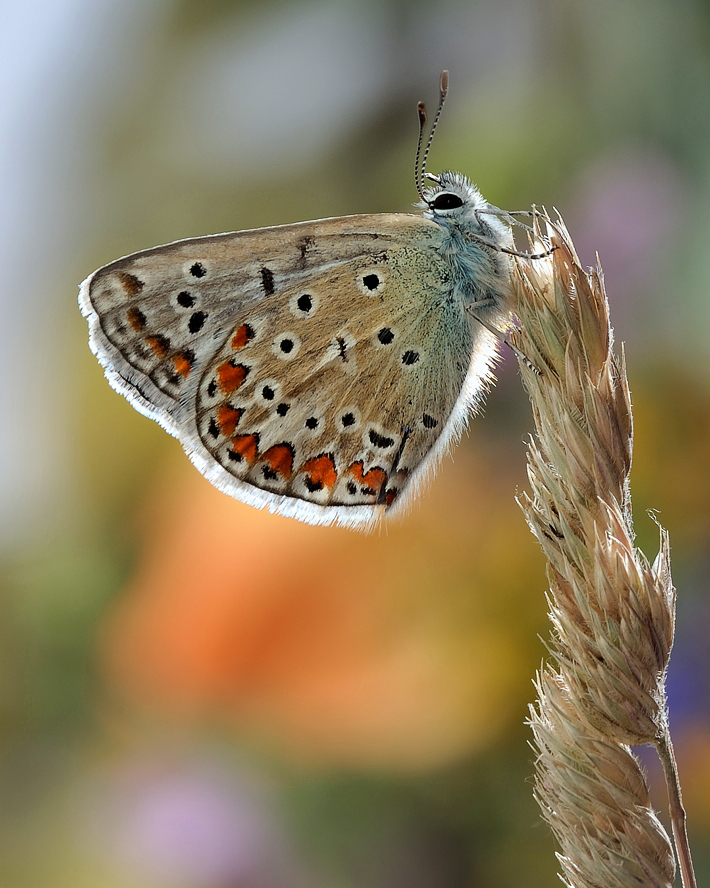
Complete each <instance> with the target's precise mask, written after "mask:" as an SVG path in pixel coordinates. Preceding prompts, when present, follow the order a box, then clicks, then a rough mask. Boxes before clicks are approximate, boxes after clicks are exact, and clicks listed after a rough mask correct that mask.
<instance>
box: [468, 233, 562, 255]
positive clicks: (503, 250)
mask: <svg viewBox="0 0 710 888" xmlns="http://www.w3.org/2000/svg"><path fill="white" fill-rule="evenodd" d="M471 237H473V238H475V240H477V241H478V243H479V244H483V245H484V246H485V247H491V249H493V250H496V252H498V253H507V254H508V255H509V256H517V257H518V258H519V259H544V258H545V257H546V256H550V255H552V253H554V252H555V250H556V249H557V244H553V245H552V246H551V247H550V249H549V250H545V252H544V253H521V252H520V250H509V249H508V248H507V247H501V245H500V244H497V243H496V242H495V241H492V240H490V239H489V238H487V237H483V236H482V235H480V234H472V235H471Z"/></svg>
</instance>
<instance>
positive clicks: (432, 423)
mask: <svg viewBox="0 0 710 888" xmlns="http://www.w3.org/2000/svg"><path fill="white" fill-rule="evenodd" d="M422 422H423V423H424V428H425V429H435V428H436V427H437V426H438V425H439V420H438V419H434V417H433V416H429V414H428V413H425V414H424V415H423V416H422Z"/></svg>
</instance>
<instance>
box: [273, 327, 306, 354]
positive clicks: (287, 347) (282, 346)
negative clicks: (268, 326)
mask: <svg viewBox="0 0 710 888" xmlns="http://www.w3.org/2000/svg"><path fill="white" fill-rule="evenodd" d="M300 348H301V337H300V336H297V335H296V334H295V333H294V332H293V331H292V330H283V331H282V332H281V333H279V335H278V336H275V337H274V338H273V340H272V341H271V351H272V353H273V354H274V355H276V357H277V358H279V360H281V361H291V360H293V358H295V357H296V355H297V354H298V352H299V351H300Z"/></svg>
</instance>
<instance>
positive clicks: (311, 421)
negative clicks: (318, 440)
mask: <svg viewBox="0 0 710 888" xmlns="http://www.w3.org/2000/svg"><path fill="white" fill-rule="evenodd" d="M305 425H306V428H307V429H310V430H311V431H314V430H315V429H317V428H318V417H316V416H309V417H308V419H307V420H306V423H305Z"/></svg>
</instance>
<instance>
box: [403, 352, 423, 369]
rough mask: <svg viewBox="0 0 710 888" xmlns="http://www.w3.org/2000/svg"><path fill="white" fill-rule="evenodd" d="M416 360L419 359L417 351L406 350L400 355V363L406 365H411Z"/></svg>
mask: <svg viewBox="0 0 710 888" xmlns="http://www.w3.org/2000/svg"><path fill="white" fill-rule="evenodd" d="M418 360H419V352H415V351H406V352H405V353H404V354H403V355H402V363H403V364H406V365H407V366H411V365H412V364H416V363H417V361H418Z"/></svg>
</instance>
